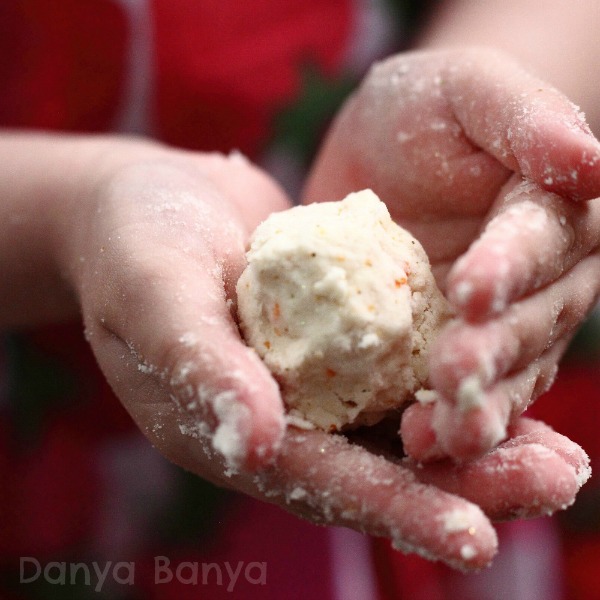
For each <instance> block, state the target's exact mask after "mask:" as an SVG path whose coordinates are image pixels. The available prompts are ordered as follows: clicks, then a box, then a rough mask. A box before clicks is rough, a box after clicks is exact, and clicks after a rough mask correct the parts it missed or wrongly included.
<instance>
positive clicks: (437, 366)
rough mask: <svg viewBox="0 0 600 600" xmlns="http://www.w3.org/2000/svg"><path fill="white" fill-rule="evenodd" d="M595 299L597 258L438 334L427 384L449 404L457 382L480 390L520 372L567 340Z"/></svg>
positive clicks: (599, 271) (599, 277)
mask: <svg viewBox="0 0 600 600" xmlns="http://www.w3.org/2000/svg"><path fill="white" fill-rule="evenodd" d="M599 293H600V253H595V254H592V255H590V256H588V257H587V258H585V259H583V260H582V261H581V262H579V263H578V264H577V265H575V266H574V267H573V268H572V269H571V270H570V271H569V272H568V273H567V274H566V275H564V276H563V277H561V278H560V279H559V280H558V281H556V282H554V283H553V284H551V285H549V286H547V287H546V288H544V289H542V290H540V291H538V292H537V293H535V294H533V295H531V296H529V297H526V298H525V299H523V300H521V301H520V302H517V303H515V304H512V305H510V307H509V308H508V309H507V310H505V311H504V312H503V313H501V314H500V315H499V316H497V317H496V318H493V319H491V320H488V321H484V322H479V323H469V322H465V321H462V320H457V321H455V322H454V323H452V324H450V325H449V326H448V327H447V328H446V329H445V330H444V331H442V332H441V334H440V335H439V337H438V338H437V340H436V341H435V346H434V348H433V350H432V353H431V362H430V379H431V382H432V384H433V385H434V387H435V389H437V390H438V391H439V392H441V394H442V395H443V396H444V397H446V398H449V399H452V398H454V397H456V395H457V392H458V389H459V387H460V385H461V384H462V382H463V381H465V380H466V379H467V378H470V377H476V378H478V381H479V382H480V385H481V386H482V387H483V388H484V389H485V388H487V387H489V386H490V385H492V384H493V383H494V382H495V381H498V380H499V379H501V378H502V377H503V376H504V375H506V374H507V373H509V372H514V371H516V370H518V369H521V368H524V367H525V366H526V365H527V364H528V363H529V362H531V361H533V360H535V359H536V358H537V357H538V356H540V355H541V354H542V353H543V352H545V351H546V350H547V349H548V348H550V347H551V346H552V345H553V344H554V343H555V342H556V341H557V340H560V339H562V338H564V337H566V336H570V335H572V334H573V332H574V331H575V329H576V328H577V327H578V326H579V325H580V323H581V322H582V321H583V320H584V318H585V317H586V316H587V315H588V314H589V313H590V311H591V310H592V309H593V307H594V306H595V304H596V301H597V298H598V294H599Z"/></svg>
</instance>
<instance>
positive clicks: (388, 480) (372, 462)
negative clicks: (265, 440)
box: [246, 431, 497, 569]
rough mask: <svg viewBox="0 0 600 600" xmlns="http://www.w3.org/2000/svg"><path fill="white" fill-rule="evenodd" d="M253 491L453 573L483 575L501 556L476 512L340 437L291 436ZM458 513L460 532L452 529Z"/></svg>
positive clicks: (484, 523)
mask: <svg viewBox="0 0 600 600" xmlns="http://www.w3.org/2000/svg"><path fill="white" fill-rule="evenodd" d="M253 485H254V486H255V488H257V490H258V493H259V495H261V496H262V497H263V498H264V497H265V495H266V496H267V497H268V499H269V500H270V501H271V502H275V503H276V504H280V505H282V506H283V507H284V508H286V509H287V510H291V511H292V512H294V513H296V514H298V515H300V516H303V517H308V518H309V519H310V520H312V521H316V522H322V523H327V524H334V525H343V526H347V527H351V528H354V529H358V530H360V531H365V532H367V533H369V534H372V535H376V536H385V537H388V538H391V539H392V541H393V543H394V545H395V546H396V547H397V548H399V549H401V550H403V551H408V552H416V553H418V554H420V555H422V556H425V557H427V558H430V559H438V560H442V561H444V562H446V563H447V564H450V565H452V566H455V567H459V568H463V569H474V568H481V567H482V566H485V565H487V564H488V563H489V561H490V560H491V558H492V556H493V555H494V553H495V549H496V543H497V541H496V535H495V532H494V530H493V528H492V527H491V526H490V524H489V522H488V521H487V520H486V519H485V517H484V516H483V514H482V513H481V511H480V510H479V508H478V507H476V506H474V505H473V504H471V503H470V502H466V501H464V500H463V499H460V498H458V497H456V496H453V495H451V494H448V493H446V492H443V491H441V490H438V489H436V488H435V487H431V486H428V485H424V484H422V483H420V482H418V481H417V479H416V478H415V476H414V474H413V473H411V472H410V471H409V470H407V469H405V468H403V467H401V466H399V465H397V464H394V463H393V462H390V461H388V460H386V459H384V458H383V457H381V456H376V455H373V454H371V453H370V452H368V451H367V450H365V449H363V448H361V447H359V446H356V445H352V444H350V443H349V442H348V441H347V440H346V439H345V438H343V437H341V436H332V435H327V434H324V433H322V432H316V431H312V432H311V431H309V432H295V431H289V432H288V435H287V437H286V440H285V442H284V446H283V448H282V452H281V453H280V455H279V457H278V459H277V464H276V467H274V468H273V469H270V470H269V471H268V472H265V473H262V474H261V475H260V476H259V477H257V478H255V480H254V482H253ZM246 489H247V490H248V491H251V489H249V488H246ZM253 493H254V494H255V495H256V493H257V491H256V489H255V491H254V492H253ZM457 513H459V514H461V515H462V517H463V520H462V522H461V524H460V526H459V527H450V526H448V523H449V520H450V519H451V515H454V514H457Z"/></svg>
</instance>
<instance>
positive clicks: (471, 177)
mask: <svg viewBox="0 0 600 600" xmlns="http://www.w3.org/2000/svg"><path fill="white" fill-rule="evenodd" d="M365 187H371V188H372V189H373V190H374V191H375V192H376V193H377V194H378V195H379V196H380V198H381V199H382V200H384V201H385V202H386V203H387V205H388V207H389V209H390V212H391V213H392V216H394V217H395V218H396V219H397V220H398V221H399V222H400V223H401V224H402V225H403V226H405V227H407V228H408V229H409V230H410V231H411V232H412V233H413V234H414V235H415V236H416V237H417V238H418V239H419V240H420V241H421V242H422V243H423V246H424V247H425V249H426V251H427V252H428V254H429V257H430V259H431V262H432V265H433V267H434V272H435V273H436V277H437V279H438V283H439V284H440V287H441V288H442V289H443V290H444V291H445V293H446V294H447V296H448V298H449V299H450V301H451V302H452V304H453V306H454V308H455V310H456V312H457V319H456V322H455V323H453V324H452V325H451V327H449V328H448V329H447V330H446V331H445V332H443V333H442V335H441V336H440V339H439V341H438V343H437V345H436V347H435V348H434V350H433V352H432V357H431V382H432V384H433V386H434V387H435V389H436V390H437V391H438V392H439V393H440V397H441V400H440V401H439V402H438V403H436V405H435V408H434V407H432V406H420V405H415V406H413V407H411V409H409V410H408V411H407V412H406V413H405V417H404V420H403V426H402V434H403V436H402V437H403V440H404V442H405V444H406V448H407V449H408V451H409V452H410V453H411V454H412V455H413V456H415V457H417V458H422V459H426V458H434V457H440V456H444V455H450V456H453V457H456V458H463V459H464V458H469V457H474V456H478V455H481V454H482V453H484V452H486V451H487V450H489V449H490V448H492V447H493V446H494V445H495V444H497V443H498V442H499V441H501V440H502V439H503V438H504V437H505V435H506V427H507V425H508V423H509V422H510V420H511V419H512V418H514V417H515V416H516V415H519V414H520V413H521V412H522V411H523V410H525V408H526V407H527V405H528V404H529V403H530V401H531V400H532V399H534V398H535V397H537V396H538V395H539V394H540V393H541V392H542V391H544V390H545V389H546V388H547V387H548V385H549V384H550V382H551V381H552V379H553V377H554V375H555V372H556V368H557V363H558V361H559V359H560V356H561V354H562V353H563V351H564V349H565V347H566V345H567V344H568V341H569V339H570V337H571V335H572V333H573V331H574V330H575V328H576V327H577V325H578V324H579V323H581V321H582V320H583V319H584V317H585V316H586V314H587V313H588V311H589V310H590V308H591V307H592V306H593V305H594V303H595V300H596V298H597V296H598V293H599V290H600V255H599V254H598V245H599V242H600V200H590V201H588V202H581V201H582V200H589V199H591V198H595V197H597V196H600V144H599V143H598V142H597V141H596V140H595V138H594V137H593V136H592V135H591V134H590V132H589V130H588V128H587V126H586V125H585V123H584V121H583V117H582V116H581V115H580V114H579V113H578V111H577V109H576V107H574V106H573V105H572V104H571V103H570V102H569V101H568V100H566V98H564V97H563V96H562V95H561V94H560V93H558V92H557V91H556V90H554V89H552V88H551V87H549V86H547V85H545V84H544V83H543V82H541V81H539V80H537V79H535V78H534V77H532V76H530V75H528V74H527V73H525V72H523V71H522V70H521V69H520V68H519V67H517V66H515V65H514V64H513V63H511V62H510V61H508V60H507V59H505V58H503V57H502V56H500V55H497V54H495V53H490V52H488V51H485V50H469V51H441V52H418V53H413V54H406V55H401V56H398V57H395V58H392V59H390V60H388V61H385V62H384V63H382V64H380V65H378V66H376V67H375V68H374V69H373V70H372V72H371V74H370V75H369V76H368V77H367V78H366V81H365V82H364V84H363V85H362V87H361V88H360V89H359V90H358V92H357V93H356V94H355V95H354V96H353V98H351V99H350V101H349V102H348V104H347V105H346V107H345V108H344V110H343V111H342V112H341V114H340V116H339V118H338V120H337V121H336V123H335V124H334V126H333V129H332V131H331V133H330V135H329V137H328V139H327V140H326V143H325V145H324V147H323V150H322V152H321V155H320V157H319V158H318V160H317V162H316V165H315V168H314V171H313V174H312V176H311V179H310V181H309V185H308V187H307V193H306V200H307V201H309V202H310V201H319V200H330V199H337V198H342V197H343V196H344V195H345V194H347V193H348V192H350V191H353V190H357V189H361V188H365ZM576 201H580V202H579V203H577V202H576Z"/></svg>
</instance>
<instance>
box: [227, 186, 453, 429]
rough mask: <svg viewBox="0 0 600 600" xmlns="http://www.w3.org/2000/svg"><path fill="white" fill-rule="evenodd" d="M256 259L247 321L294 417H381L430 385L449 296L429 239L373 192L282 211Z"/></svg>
mask: <svg viewBox="0 0 600 600" xmlns="http://www.w3.org/2000/svg"><path fill="white" fill-rule="evenodd" d="M247 259H248V265H247V267H246V269H245V270H244V272H243V273H242V275H241V277H240V279H239V281H238V284H237V296H238V315H239V320H240V327H241V330H242V333H243V335H244V337H245V339H246V341H247V343H248V344H249V345H250V346H252V347H253V348H255V350H256V351H257V352H258V354H259V355H260V356H261V358H262V359H263V361H264V362H265V364H266V365H267V366H268V368H269V369H270V370H271V372H272V373H273V375H274V376H275V378H276V379H277V381H278V382H279V385H280V387H281V391H282V396H283V399H284V402H285V403H286V405H287V408H288V411H289V414H290V416H291V417H293V418H296V419H299V420H302V421H309V422H310V423H313V424H314V425H315V426H317V427H319V428H321V429H324V430H327V431H338V430H342V429H344V428H348V427H353V426H357V425H370V424H373V423H376V422H377V421H379V420H381V419H382V418H383V417H384V416H385V415H386V414H388V413H389V412H390V411H392V410H395V409H398V407H400V406H401V405H402V404H404V403H405V402H407V401H408V400H409V399H413V398H414V394H415V392H416V391H417V390H421V389H422V388H426V387H427V375H428V368H427V356H428V350H429V346H430V344H431V342H432V341H433V339H434V338H435V337H436V334H437V333H438V331H439V329H440V328H441V326H442V325H443V324H444V323H446V321H447V320H448V319H449V317H450V311H449V305H448V303H447V301H446V299H445V298H444V297H443V295H442V294H441V292H440V291H439V289H438V288H437V286H436V283H435V280H434V277H433V274H432V272H431V268H430V265H429V260H428V258H427V255H426V254H425V251H424V250H423V248H422V246H421V245H420V244H419V242H418V241H417V240H416V239H415V238H414V237H412V235H410V233H408V232H407V231H406V230H404V229H402V228H401V227H399V226H398V225H397V224H396V223H394V222H393V221H392V219H391V217H390V215H389V212H388V210H387V208H386V206H385V204H384V203H383V202H381V201H380V200H379V198H377V196H376V195H375V194H374V193H373V192H372V191H370V190H364V191H361V192H356V193H353V194H350V195H349V196H348V197H347V198H345V199H344V200H342V201H339V202H322V203H316V204H310V205H307V206H297V207H294V208H292V209H289V210H287V211H282V212H279V213H275V214H273V215H271V216H270V217H269V218H268V219H267V220H266V221H264V222H263V223H261V224H260V225H259V226H258V227H257V229H256V231H255V232H254V234H253V237H252V241H251V246H250V249H249V251H248V253H247Z"/></svg>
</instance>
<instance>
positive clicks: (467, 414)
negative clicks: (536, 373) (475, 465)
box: [433, 402, 507, 461]
mask: <svg viewBox="0 0 600 600" xmlns="http://www.w3.org/2000/svg"><path fill="white" fill-rule="evenodd" d="M433 428H434V430H435V433H436V438H437V441H438V444H439V446H440V448H441V449H442V450H443V451H444V452H445V453H446V455H447V456H450V457H451V458H453V459H455V460H458V461H467V460H474V459H476V458H479V457H481V456H483V455H484V454H485V453H486V452H489V450H491V449H492V448H494V447H495V446H497V445H498V444H499V443H500V442H501V441H502V440H504V439H505V438H506V435H507V431H506V419H505V418H504V416H503V415H502V414H501V413H500V411H499V410H498V407H497V406H495V405H494V403H487V402H486V403H483V404H481V405H479V406H472V407H469V408H466V409H465V408H463V407H461V406H459V405H450V404H449V403H447V402H440V403H438V405H437V406H436V409H435V412H434V418H433Z"/></svg>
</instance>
